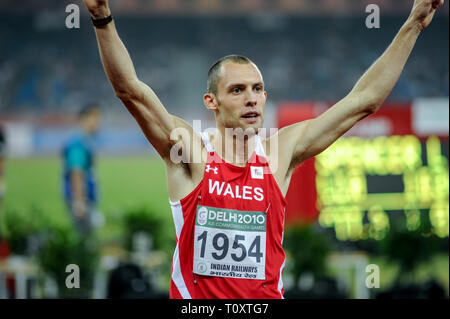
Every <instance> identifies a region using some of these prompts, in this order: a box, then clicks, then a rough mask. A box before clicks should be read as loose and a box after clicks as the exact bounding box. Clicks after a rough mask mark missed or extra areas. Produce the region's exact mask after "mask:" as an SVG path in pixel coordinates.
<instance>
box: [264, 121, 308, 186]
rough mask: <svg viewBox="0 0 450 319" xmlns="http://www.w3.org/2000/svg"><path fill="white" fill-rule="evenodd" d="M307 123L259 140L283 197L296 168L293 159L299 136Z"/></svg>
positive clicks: (283, 129)
mask: <svg viewBox="0 0 450 319" xmlns="http://www.w3.org/2000/svg"><path fill="white" fill-rule="evenodd" d="M307 122H308V121H304V122H299V123H295V124H293V125H289V126H286V127H284V128H282V129H280V130H279V131H278V132H277V133H275V134H273V135H271V136H270V137H268V138H265V139H262V140H261V141H262V144H263V147H264V150H265V153H266V156H267V161H268V162H269V166H270V169H271V171H272V174H273V176H274V178H275V180H276V182H277V183H278V186H279V187H280V189H281V191H282V192H283V194H284V195H286V193H287V189H288V187H289V183H290V178H291V176H292V172H293V171H294V168H295V167H296V165H295V159H294V157H295V154H296V148H297V147H298V140H299V136H301V135H302V134H303V131H304V130H305V128H306V127H307Z"/></svg>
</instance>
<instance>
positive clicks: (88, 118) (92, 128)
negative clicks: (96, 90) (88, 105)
mask: <svg viewBox="0 0 450 319" xmlns="http://www.w3.org/2000/svg"><path fill="white" fill-rule="evenodd" d="M82 123H83V127H84V128H85V130H86V131H87V132H88V133H89V134H91V135H94V134H95V133H97V131H98V128H99V126H100V111H99V110H97V109H94V110H91V111H90V112H89V113H88V114H86V115H85V116H84V117H83V119H82Z"/></svg>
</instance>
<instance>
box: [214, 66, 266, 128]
mask: <svg viewBox="0 0 450 319" xmlns="http://www.w3.org/2000/svg"><path fill="white" fill-rule="evenodd" d="M266 98H267V93H266V92H265V91H264V82H263V78H262V75H261V73H260V72H259V70H258V68H257V67H256V66H255V65H254V64H253V63H248V64H237V63H233V62H225V63H224V64H223V65H222V67H221V72H220V79H219V83H218V85H217V94H216V101H217V112H216V119H217V121H218V124H219V125H222V126H223V127H224V128H233V129H234V128H242V129H243V130H246V129H248V128H250V129H251V128H253V129H255V131H256V132H257V130H258V129H259V128H261V127H262V125H263V122H264V107H265V104H266Z"/></svg>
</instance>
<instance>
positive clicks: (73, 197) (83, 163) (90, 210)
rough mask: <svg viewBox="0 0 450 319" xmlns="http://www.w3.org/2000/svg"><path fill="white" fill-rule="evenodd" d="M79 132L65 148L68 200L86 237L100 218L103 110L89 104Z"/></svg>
mask: <svg viewBox="0 0 450 319" xmlns="http://www.w3.org/2000/svg"><path fill="white" fill-rule="evenodd" d="M79 122H80V128H79V130H78V131H77V132H76V133H75V134H73V136H71V137H70V138H69V139H68V141H67V142H66V143H65V144H64V148H63V159H64V178H63V184H64V196H65V200H66V203H67V206H68V210H69V212H70V216H71V219H72V222H73V224H74V226H75V229H76V230H77V231H78V233H79V234H81V235H82V236H87V235H89V234H90V233H91V231H92V228H93V222H94V220H95V216H96V207H95V206H96V203H97V181H96V176H95V143H94V136H95V134H96V133H97V130H98V128H99V124H100V108H99V106H98V105H97V104H88V105H86V106H85V107H83V108H82V109H81V111H80V112H79Z"/></svg>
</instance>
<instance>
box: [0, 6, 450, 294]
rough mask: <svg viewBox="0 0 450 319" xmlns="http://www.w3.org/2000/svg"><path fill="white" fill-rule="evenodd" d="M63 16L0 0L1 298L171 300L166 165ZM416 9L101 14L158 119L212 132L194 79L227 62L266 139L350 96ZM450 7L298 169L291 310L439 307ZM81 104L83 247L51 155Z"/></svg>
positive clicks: (84, 34) (89, 40)
mask: <svg viewBox="0 0 450 319" xmlns="http://www.w3.org/2000/svg"><path fill="white" fill-rule="evenodd" d="M70 3H72V2H69V1H56V0H53V1H51V0H46V1H43V0H40V1H32V0H25V1H21V2H20V4H18V3H17V2H15V1H8V0H0V16H1V19H0V124H1V125H2V126H4V128H5V132H6V140H7V156H6V166H5V177H4V179H5V185H6V192H5V196H4V198H3V200H2V202H1V203H0V234H1V236H2V237H3V238H4V241H3V244H2V245H1V246H0V298H66V297H87V298H106V297H109V298H129V297H132V298H152V297H167V296H168V284H169V280H170V278H169V277H170V265H171V257H172V253H173V249H174V247H175V236H174V227H173V223H172V216H171V212H170V208H169V205H168V195H167V190H166V186H165V185H166V184H165V173H164V166H163V163H162V162H161V161H160V160H159V158H158V157H157V155H156V152H155V151H154V150H153V149H152V147H151V146H150V145H149V144H148V143H147V142H146V140H145V138H144V136H143V134H142V133H141V132H140V130H139V128H138V126H137V125H136V124H135V122H134V120H133V119H132V117H131V116H130V115H129V114H128V113H127V112H126V110H125V108H124V107H123V106H122V105H121V104H120V101H119V100H118V99H117V98H116V97H115V95H114V92H113V91H112V89H111V87H110V85H109V83H108V82H107V79H106V76H105V74H104V71H103V69H102V66H101V62H100V59H99V55H98V51H97V43H96V40H95V34H94V31H93V29H92V26H91V23H90V21H89V20H88V15H87V11H86V10H85V8H84V7H83V5H82V3H81V1H77V2H74V3H76V4H78V5H79V6H80V11H81V14H82V18H81V25H80V28H79V29H67V28H66V27H65V18H66V16H67V15H68V13H66V12H65V8H66V6H67V5H68V4H70ZM371 3H373V4H377V5H378V6H379V7H380V10H381V28H379V29H368V28H366V26H365V19H366V17H367V15H368V13H366V12H365V8H366V6H367V5H368V4H371ZM412 3H413V1H412V0H401V1H400V0H383V1H381V0H370V1H369V0H367V1H366V0H364V1H363V0H321V1H318V0H281V1H273V0H122V1H119V0H116V1H111V8H112V12H113V15H114V17H115V19H116V26H117V28H118V31H119V34H120V36H121V38H122V40H123V41H124V43H125V45H126V46H127V48H128V50H129V52H130V54H131V57H132V59H133V61H134V64H135V67H136V70H137V73H138V76H139V77H140V78H141V80H142V81H144V82H145V83H147V84H149V85H150V86H151V87H152V88H153V89H154V90H155V92H156V93H157V94H158V95H159V97H160V99H161V100H162V101H163V103H164V104H165V106H166V108H167V109H168V110H169V112H171V113H173V114H176V115H177V116H180V117H182V118H184V119H186V120H187V122H189V123H192V121H193V120H201V121H202V128H203V129H205V128H207V127H213V126H215V123H214V118H213V115H212V114H209V113H208V112H206V110H205V109H204V108H203V106H202V105H203V104H202V94H203V92H204V91H205V89H206V88H205V87H206V73H207V70H208V68H209V66H210V65H211V64H212V63H213V62H214V61H215V60H216V59H217V58H219V57H222V56H224V55H227V54H233V53H238V54H243V55H246V56H248V57H250V58H251V59H252V60H253V61H255V62H256V64H257V65H258V66H259V67H260V69H261V71H262V73H263V76H264V80H265V82H266V87H267V90H268V93H269V100H268V102H267V106H266V110H267V111H266V112H267V113H266V123H265V126H266V127H268V128H270V127H282V126H285V125H288V124H290V123H292V122H293V121H299V120H305V119H307V118H311V117H313V116H317V115H318V114H320V112H323V111H324V110H325V109H326V108H327V107H328V106H330V105H332V104H333V102H336V101H338V100H339V99H340V98H342V97H344V96H345V95H346V94H347V93H348V91H349V90H350V89H351V88H352V86H353V85H354V83H355V82H356V81H357V79H358V78H359V77H360V76H361V75H362V74H363V72H364V71H365V70H366V69H367V68H368V67H369V66H370V64H371V63H372V62H374V61H375V59H376V58H377V57H379V56H380V55H381V53H382V52H383V51H384V49H385V48H386V47H387V46H388V44H389V43H390V41H391V40H392V39H393V37H394V36H395V34H396V32H397V31H398V29H399V28H400V26H401V25H402V24H403V22H404V21H405V19H406V17H407V16H408V14H409V12H410V10H411V6H412ZM448 8H449V7H448V3H446V4H445V6H444V7H443V8H442V10H440V12H439V13H438V14H437V15H436V17H435V19H434V21H433V23H432V25H431V27H430V28H429V29H428V30H426V31H425V32H423V34H422V35H421V36H420V38H419V40H418V42H417V44H416V47H415V49H414V51H413V53H412V55H411V57H410V59H409V62H408V64H407V66H406V69H405V71H404V73H403V75H402V76H401V78H400V80H399V82H398V84H397V85H396V87H395V89H394V91H393V92H392V94H391V95H390V96H389V98H388V100H387V101H386V105H385V106H383V108H382V110H381V111H380V114H378V115H374V116H372V117H370V118H368V119H366V120H364V121H363V122H362V123H361V124H359V125H358V126H357V127H355V128H354V129H352V130H351V131H350V132H349V133H348V134H347V135H346V136H345V137H343V138H342V139H340V140H339V142H337V143H336V144H335V145H334V146H333V147H332V148H330V149H329V150H327V151H326V152H324V153H323V154H321V155H320V156H318V157H317V158H316V159H313V160H310V161H308V162H306V163H305V164H304V165H302V167H300V168H299V169H298V170H297V171H296V173H295V176H294V178H293V181H292V183H291V188H290V190H289V193H288V196H287V197H288V203H289V204H288V212H287V219H286V236H285V247H286V253H287V266H286V269H285V273H284V277H283V278H284V283H285V289H286V297H287V298H448V296H449V258H448V233H449V224H448V219H449V206H448V194H449V188H448V185H449V182H448V153H449V147H448V110H449V66H448V57H449V46H448V30H449V28H448V27H449V25H448V23H449V20H448ZM93 100H96V101H100V102H101V106H102V110H103V116H102V125H101V131H100V134H99V136H98V141H99V147H98V154H99V156H98V158H97V168H98V176H99V187H100V207H99V209H100V211H101V212H102V213H103V214H104V216H105V224H104V225H103V226H102V227H101V228H99V229H98V230H97V232H96V240H95V241H93V242H89V243H87V244H86V245H82V246H81V245H80V243H79V242H77V240H75V239H74V237H73V236H71V232H72V229H71V225H70V221H69V218H68V215H67V212H66V208H65V205H64V202H63V197H62V191H61V185H60V184H61V174H62V167H61V160H60V152H61V146H62V143H63V142H64V140H65V139H66V138H67V137H68V136H69V134H70V133H71V132H72V131H73V130H74V128H75V123H76V120H75V117H76V113H77V111H78V110H79V109H80V107H81V106H83V105H84V104H85V103H87V102H90V101H93ZM5 240H6V241H5ZM6 243H7V244H6ZM72 263H74V264H78V265H80V268H81V272H82V273H83V274H85V276H86V277H82V281H81V285H82V288H83V289H72V290H70V289H66V288H65V286H64V283H65V278H66V276H67V275H68V274H67V273H66V272H65V266H66V265H68V264H72ZM369 264H375V265H378V266H379V269H380V287H379V288H372V289H370V288H368V287H367V285H366V278H367V276H369V275H371V272H370V271H369V270H367V269H366V266H367V265H369ZM83 280H84V281H83ZM75 290H76V291H75Z"/></svg>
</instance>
